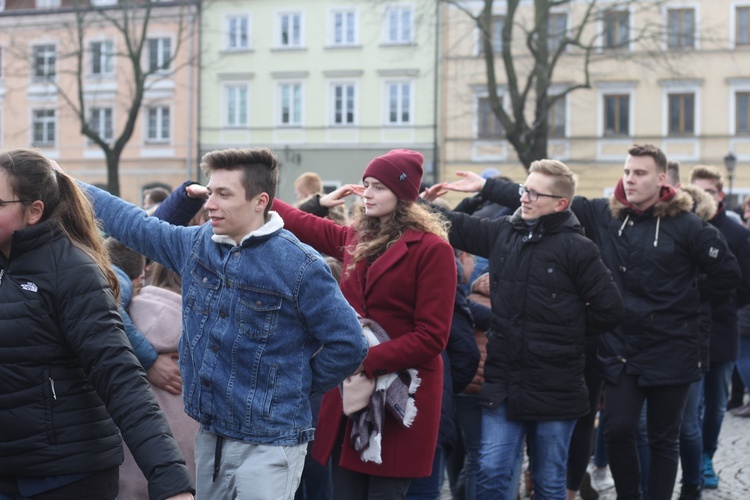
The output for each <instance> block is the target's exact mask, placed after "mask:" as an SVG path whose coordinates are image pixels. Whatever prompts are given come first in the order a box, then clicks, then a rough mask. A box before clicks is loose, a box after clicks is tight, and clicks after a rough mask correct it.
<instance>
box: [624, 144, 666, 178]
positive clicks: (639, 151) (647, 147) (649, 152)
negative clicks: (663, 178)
mask: <svg viewBox="0 0 750 500" xmlns="http://www.w3.org/2000/svg"><path fill="white" fill-rule="evenodd" d="M628 154H629V155H630V156H650V157H651V158H653V159H654V162H655V163H656V168H657V169H658V171H659V172H660V173H663V174H666V173H667V155H665V154H664V151H662V150H661V149H660V148H657V147H656V146H654V145H653V144H633V145H632V146H630V149H628Z"/></svg>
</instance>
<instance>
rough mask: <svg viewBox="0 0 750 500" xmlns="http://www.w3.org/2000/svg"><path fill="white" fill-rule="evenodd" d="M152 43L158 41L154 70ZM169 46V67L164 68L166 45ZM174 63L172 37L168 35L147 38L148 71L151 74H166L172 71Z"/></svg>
mask: <svg viewBox="0 0 750 500" xmlns="http://www.w3.org/2000/svg"><path fill="white" fill-rule="evenodd" d="M151 41H156V43H157V45H158V46H157V49H156V67H155V68H152V64H151V62H152V59H151V56H152V52H151ZM165 43H166V44H168V47H166V48H167V49H168V53H169V55H168V59H169V63H168V66H166V67H163V66H164V50H165V47H164V44H165ZM173 62H174V55H173V54H172V37H170V36H166V35H154V36H149V37H147V38H146V71H147V72H148V73H150V74H165V73H170V72H171V71H172V63H173Z"/></svg>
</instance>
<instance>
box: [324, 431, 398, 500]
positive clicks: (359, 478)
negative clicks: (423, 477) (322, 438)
mask: <svg viewBox="0 0 750 500" xmlns="http://www.w3.org/2000/svg"><path fill="white" fill-rule="evenodd" d="M340 438H341V439H340V440H339V442H338V443H337V444H336V446H334V447H333V455H332V456H331V472H332V477H333V500H404V499H405V498H406V491H407V490H408V489H409V484H410V483H411V478H403V477H382V476H370V475H368V474H361V473H359V472H354V471H350V470H347V469H343V468H341V467H339V463H340V462H341V444H342V442H343V433H341V435H340Z"/></svg>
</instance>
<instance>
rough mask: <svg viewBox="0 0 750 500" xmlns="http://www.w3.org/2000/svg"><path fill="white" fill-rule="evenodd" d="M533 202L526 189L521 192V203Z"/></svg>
mask: <svg viewBox="0 0 750 500" xmlns="http://www.w3.org/2000/svg"><path fill="white" fill-rule="evenodd" d="M530 201H531V195H529V192H528V191H527V190H526V189H524V190H522V191H521V203H528V202H530Z"/></svg>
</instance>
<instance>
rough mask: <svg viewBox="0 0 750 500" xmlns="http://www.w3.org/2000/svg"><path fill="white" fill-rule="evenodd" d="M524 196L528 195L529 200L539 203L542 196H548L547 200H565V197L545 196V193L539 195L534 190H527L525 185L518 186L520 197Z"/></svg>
mask: <svg viewBox="0 0 750 500" xmlns="http://www.w3.org/2000/svg"><path fill="white" fill-rule="evenodd" d="M523 195H528V196H529V200H531V201H537V200H538V199H539V197H540V196H546V197H547V198H564V196H557V195H556V194H544V193H537V192H536V191H534V190H533V189H526V186H524V185H523V184H519V185H518V196H520V197H521V198H523Z"/></svg>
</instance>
